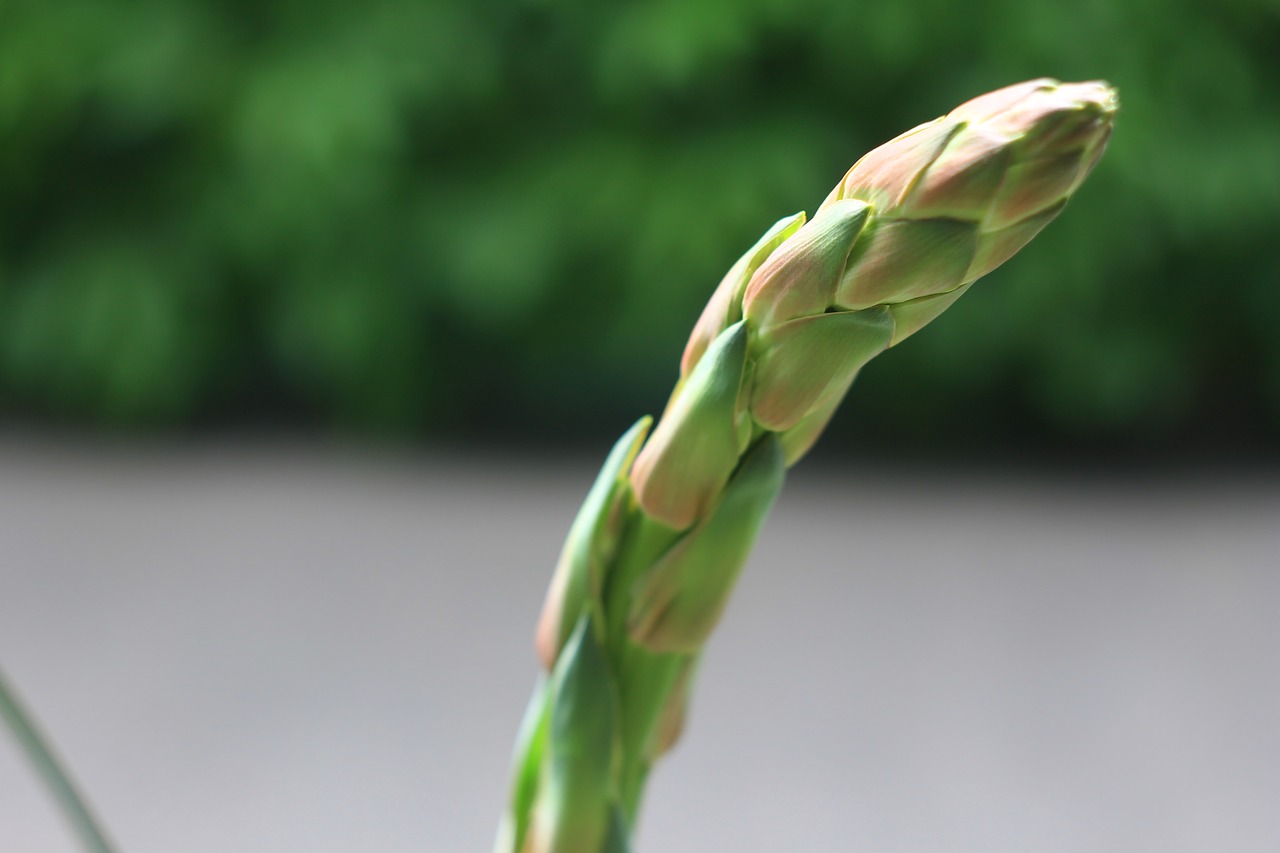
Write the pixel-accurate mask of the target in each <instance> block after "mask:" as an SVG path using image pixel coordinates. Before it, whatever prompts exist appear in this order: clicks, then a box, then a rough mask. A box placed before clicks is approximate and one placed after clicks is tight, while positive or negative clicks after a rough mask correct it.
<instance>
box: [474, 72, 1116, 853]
mask: <svg viewBox="0 0 1280 853" xmlns="http://www.w3.org/2000/svg"><path fill="white" fill-rule="evenodd" d="M1115 110H1116V97H1115V92H1114V90H1112V89H1111V88H1110V87H1109V86H1107V85H1106V84H1104V83H1101V82H1088V83H1069V84H1063V83H1059V82H1057V81H1054V80H1047V79H1042V80H1032V81H1029V82H1026V83H1022V84H1019V85H1015V86H1010V87H1008V88H1005V89H1000V90H998V91H995V92H991V93H988V94H986V95H983V96H981V97H978V98H975V99H974V100H972V101H969V102H967V103H965V104H962V105H961V106H959V107H957V108H956V109H954V110H952V111H951V112H950V113H948V114H947V115H945V116H943V117H941V118H939V119H936V120H935V121H932V122H929V123H927V124H923V125H920V126H919V127H917V128H915V129H914V130H910V131H908V132H907V133H904V134H902V135H901V136H899V137H897V138H895V139H893V140H891V141H890V142H887V143H885V144H884V145H882V146H880V147H879V148H877V149H875V150H874V151H872V152H870V153H869V154H867V155H866V156H864V157H863V158H862V159H861V160H859V161H858V162H857V163H856V164H854V166H853V167H852V168H851V169H850V170H849V171H848V173H847V174H845V176H844V178H843V179H842V180H841V181H840V183H839V184H837V185H836V187H835V188H834V189H833V190H832V191H831V194H830V195H829V196H828V197H827V199H826V200H825V201H824V202H823V203H822V204H821V206H820V207H819V208H818V210H817V213H816V214H815V215H814V217H813V218H812V219H811V220H807V221H806V218H805V214H804V213H797V214H795V215H794V216H790V217H787V218H784V219H782V220H780V221H779V222H778V223H776V224H775V225H774V226H773V227H772V228H770V229H769V230H768V231H767V232H766V233H765V234H764V236H763V237H761V238H760V240H759V241H758V242H757V243H756V244H755V245H754V246H753V247H752V248H751V249H750V250H748V252H747V253H746V254H745V255H743V256H742V258H741V259H740V260H739V261H738V262H737V263H736V264H735V265H734V266H733V267H732V268H731V269H730V270H729V272H728V274H727V275H726V276H725V278H724V279H723V280H722V281H721V282H720V285H719V287H718V288H717V289H716V290H715V292H714V293H713V295H712V296H711V299H710V301H709V302H708V304H707V306H706V308H705V310H704V311H703V313H702V315H701V317H700V318H699V320H698V322H697V324H696V326H695V327H694V330H693V334H692V336H691V337H690V339H689V343H688V345H687V347H686V348H685V352H684V357H683V359H682V360H681V365H680V376H679V380H678V382H677V384H676V387H675V390H674V392H673V393H672V395H671V399H670V401H669V402H668V404H667V408H666V411H665V413H664V414H663V416H662V418H661V419H660V420H659V421H658V423H657V425H656V427H652V421H651V419H650V418H648V417H646V418H642V419H641V420H640V421H639V422H637V423H636V424H635V425H634V426H633V427H632V428H631V429H630V430H629V431H628V432H627V433H626V434H625V435H624V436H623V437H622V438H621V439H620V440H619V442H618V443H617V445H616V446H615V447H614V449H613V451H612V452H611V453H610V454H609V457H608V459H607V460H606V462H605V465H604V468H603V469H602V470H601V472H600V474H599V476H598V478H597V480H596V483H595V485H594V486H593V487H592V489H591V491H590V492H589V493H588V495H587V499H586V502H585V503H584V504H583V506H582V509H581V511H580V512H579V514H578V516H577V519H576V520H575V521H574V523H573V525H572V528H571V529H570V532H569V537H568V540H567V541H566V543H565V546H564V550H563V552H562V554H561V556H560V560H559V563H558V565H557V566H556V570H555V574H554V577H553V579H552V582H551V587H550V590H549V591H548V594H547V600H546V603H545V605H544V607H543V611H542V616H541V619H540V621H539V624H538V630H537V639H536V646H537V650H538V653H539V656H540V657H541V659H542V663H543V664H544V666H545V667H546V672H545V674H544V675H543V676H542V677H541V678H540V680H539V682H538V685H537V687H536V688H535V690H534V695H533V699H532V701H531V702H530V705H529V710H528V713H527V715H526V719H525V723H524V725H523V726H522V729H521V733H520V736H519V739H518V742H517V745H516V756H515V774H514V776H515V778H514V782H513V786H512V792H511V802H510V806H509V808H508V810H507V812H506V814H505V815H504V817H503V820H502V823H501V826H500V829H499V834H498V841H497V846H496V848H495V849H496V853H621V851H626V850H629V849H630V839H631V829H632V827H633V826H634V825H635V822H636V818H637V814H638V811H639V806H640V797H641V793H642V791H643V788H644V783H645V779H646V777H647V775H648V772H649V770H650V768H651V767H652V765H653V763H654V762H655V761H656V760H657V759H658V758H659V757H660V756H661V755H662V754H663V753H664V752H666V751H667V750H668V749H670V748H671V746H672V745H673V744H674V743H675V741H676V739H677V738H678V737H679V734H680V730H681V728H682V725H683V721H684V716H685V708H686V706H687V704H688V698H689V690H690V686H691V683H692V679H693V673H694V670H695V668H696V666H697V662H698V656H699V653H700V651H701V649H702V648H703V645H704V644H705V643H706V640H707V638H708V636H709V635H710V634H711V631H712V629H713V628H714V627H715V625H716V622H717V620H718V619H719V617H720V614H721V612H722V611H723V609H724V607H725V604H726V602H727V600H728V597H729V593H730V591H731V590H732V588H733V585H734V581H735V580H736V578H737V576H738V573H739V572H740V571H741V569H742V566H743V564H744V562H745V561H746V558H747V555H748V553H749V552H750V550H751V547H752V544H753V542H754V540H755V537H756V534H757V532H758V531H759V529H760V526H761V524H762V523H763V522H764V519H765V517H766V516H767V515H768V513H769V509H770V507H771V506H772V504H773V501H774V499H775V497H776V496H777V494H778V491H779V490H780V489H781V487H782V481H783V475H784V472H785V470H786V468H787V467H789V466H791V465H793V464H795V463H796V462H797V461H798V460H799V459H800V458H801V457H802V456H804V454H805V453H806V452H807V451H808V450H809V449H810V448H811V447H812V446H813V444H814V442H815V441H816V440H817V438H818V436H819V435H820V434H821V433H822V430H823V428H824V427H825V426H826V424H827V422H828V421H829V420H830V418H831V416H832V415H833V414H834V412H835V410H836V407H837V406H838V405H839V404H840V401H841V399H843V397H844V395H845V393H846V392H847V391H848V389H849V386H850V385H851V384H852V383H853V380H854V378H855V377H856V376H857V374H858V371H859V370H860V369H861V368H862V366H863V365H864V364H866V363H867V362H868V361H869V360H871V359H872V358H873V357H875V356H876V355H877V354H879V353H881V352H883V351H884V350H886V349H888V348H889V347H891V346H894V345H896V344H898V343H900V342H901V341H903V340H905V339H906V338H908V337H909V336H911V335H913V334H915V333H916V332H917V331H919V330H920V329H921V328H923V327H924V326H925V325H926V324H928V323H929V322H931V321H932V320H933V319H934V318H935V317H937V316H938V315H939V314H941V313H942V312H943V311H944V310H946V309H947V308H948V307H949V306H950V305H951V304H952V303H953V302H955V301H956V300H957V299H958V298H960V296H961V295H963V294H964V293H965V291H967V290H968V289H969V287H970V285H972V283H973V282H974V281H976V280H977V279H978V278H981V277H982V276H983V275H985V274H987V273H988V272H990V271H991V270H993V269H995V268H996V267H997V266H999V265H1000V264H1002V263H1004V262H1005V261H1006V260H1008V259H1009V258H1010V257H1011V256H1012V255H1013V254H1014V253H1016V252H1017V251H1018V250H1019V249H1020V248H1022V247H1023V246H1024V245H1026V243H1027V242H1028V241H1030V240H1031V238H1032V237H1034V236H1035V235H1036V234H1037V233H1038V232H1039V231H1040V229H1041V228H1043V227H1044V226H1045V225H1046V224H1047V223H1048V222H1049V221H1050V220H1052V219H1053V218H1054V217H1055V216H1057V215H1058V213H1060V212H1061V210H1062V208H1063V206H1064V205H1065V204H1066V202H1067V200H1068V199H1069V198H1070V196H1071V195H1072V193H1073V192H1074V191H1075V190H1076V188H1077V187H1078V186H1079V185H1080V183H1081V182H1082V181H1083V180H1084V178H1085V176H1086V175H1088V173H1089V171H1090V170H1091V169H1092V168H1093V166H1094V165H1095V164H1096V163H1097V161H1098V158H1099V157H1100V156H1101V154H1102V152H1103V149H1104V147H1105V145H1106V142H1107V138H1108V137H1109V135H1110V132H1111V125H1112V118H1113V116H1114V113H1115ZM651 427H652V429H651Z"/></svg>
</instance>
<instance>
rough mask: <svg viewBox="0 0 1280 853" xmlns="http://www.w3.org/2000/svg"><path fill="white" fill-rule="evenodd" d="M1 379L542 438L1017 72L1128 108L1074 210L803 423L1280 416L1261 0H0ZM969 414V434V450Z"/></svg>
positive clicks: (1025, 442) (363, 430)
mask: <svg viewBox="0 0 1280 853" xmlns="http://www.w3.org/2000/svg"><path fill="white" fill-rule="evenodd" d="M0 16H2V17H0V139H3V156H2V157H0V170H2V171H0V405H3V411H4V412H5V413H6V419H10V420H18V421H22V422H27V423H34V424H37V425H42V424H48V423H59V424H74V425H78V426H85V427H89V428H100V427H105V428H110V429H127V430H143V431H147V432H158V431H170V430H174V429H178V430H189V429H192V428H202V427H206V426H208V427H222V426H225V425H246V424H247V425H260V424H272V425H280V424H283V425H287V426H291V427H303V428H315V427H321V428H330V427H336V428H338V429H340V430H342V431H343V432H346V433H350V434H355V435H358V436H368V435H379V436H393V437H399V438H401V439H406V438H407V439H409V440H411V441H413V440H419V439H447V440H450V441H457V442H472V441H476V442H491V441H500V442H509V443H514V444H519V445H527V446H537V445H540V444H545V443H560V444H568V445H572V444H574V443H575V442H577V441H579V440H581V439H583V438H586V437H591V436H599V435H601V434H611V433H613V432H617V431H618V428H619V424H623V423H629V422H630V419H631V418H632V417H633V416H634V414H635V413H636V412H637V411H641V410H649V409H653V408H656V407H658V406H659V405H660V403H661V401H662V399H663V396H664V394H665V391H666V390H667V388H668V387H669V386H670V383H671V381H672V378H673V376H674V371H675V367H674V364H675V354H676V353H678V352H679V348H680V346H681V344H682V342H683V338H684V336H685V335H686V333H687V330H688V328H689V327H690V326H691V325H692V322H693V320H694V319H695V318H696V316H697V313H698V310H699V308H700V307H701V305H702V303H703V301H704V300H705V298H706V296H707V295H708V294H709V292H710V290H711V289H712V288H713V287H714V285H715V283H716V282H717V281H718V280H719V277H720V275H721V274H722V273H723V271H724V270H725V269H726V268H727V267H728V265H729V264H730V263H732V261H733V260H734V259H735V258H736V257H737V256H738V254H740V253H741V252H742V251H743V250H744V249H745V248H746V247H747V246H749V245H750V244H751V243H752V242H753V241H754V239H755V237H756V236H757V235H758V234H759V233H761V232H762V231H763V230H764V229H765V228H766V227H767V226H768V225H769V224H771V223H772V222H773V221H774V220H775V219H777V218H778V217H779V216H780V215H782V214H784V213H790V212H792V211H795V210H800V209H810V210H812V208H814V207H816V205H817V203H818V202H819V201H820V200H821V199H822V198H823V197H824V196H825V194H826V192H827V190H828V189H829V187H830V186H831V185H832V184H834V183H835V181H836V180H838V178H839V177H840V176H841V174H843V172H844V170H845V169H846V168H847V167H848V165H849V164H850V163H851V162H852V161H853V160H854V159H856V157H857V156H858V155H860V154H861V153H862V152H864V151H865V150H867V149H869V148H871V147H873V146H874V145H877V144H879V143H880V142H882V141H884V140H886V139H888V138H889V137H891V136H894V135H896V134H897V133H899V132H900V131H902V130H905V129H907V128H909V127H911V126H913V125H915V124H917V123H919V122H921V121H924V120H927V119H929V118H932V117H933V116H935V115H938V114H940V113H942V112H945V111H946V110H947V109H949V108H950V107H952V106H954V105H955V104H957V103H959V102H961V101H963V100H966V99H967V98H969V97H972V96H973V95H975V94H977V93H980V92H983V91H987V90H989V89H993V88H998V87H1000V86H1003V85H1007V84H1009V83H1012V82H1016V81H1020V80H1023V79H1028V78H1031V77H1036V76H1046V75H1047V76H1056V77H1058V78H1061V79H1092V78H1098V77H1101V78H1106V79H1108V80H1110V81H1112V82H1113V83H1115V84H1116V85H1117V86H1118V87H1119V88H1120V91H1121V96H1122V103H1123V112H1122V114H1121V118H1120V124H1119V130H1118V132H1117V133H1116V135H1115V139H1114V141H1113V144H1112V147H1111V150H1110V152H1109V153H1108V155H1107V157H1106V158H1105V159H1104V160H1103V162H1102V164H1101V166H1100V167H1099V169H1098V171H1097V172H1096V174H1095V175H1094V176H1093V177H1092V178H1091V179H1090V182H1089V184H1088V185H1087V186H1086V187H1085V189H1084V190H1083V192H1082V193H1081V194H1080V196H1079V198H1078V199H1076V200H1075V201H1074V202H1073V203H1072V205H1071V210H1070V214H1069V215H1066V216H1063V217H1062V218H1061V220H1060V221H1059V222H1057V223H1055V225H1054V227H1053V228H1052V229H1050V230H1048V231H1047V232H1046V233H1045V234H1044V235H1043V236H1041V237H1040V238H1038V239H1037V241H1036V242H1035V244H1034V246H1033V247H1031V248H1030V249H1028V250H1027V251H1026V252H1024V253H1023V254H1022V256H1020V257H1019V258H1018V260H1017V262H1016V263H1013V264H1010V265H1009V266H1008V268H1007V269H1002V270H1000V271H999V272H997V273H996V274H995V275H993V276H992V277H991V279H990V280H989V281H987V282H986V283H985V284H984V286H983V287H981V288H978V289H976V290H975V291H974V292H973V293H972V294H971V295H970V296H969V297H967V298H966V299H965V300H963V301H962V302H961V303H960V304H959V305H958V306H957V307H956V308H955V309H953V310H952V311H951V312H949V315H948V319H947V322H946V323H945V324H939V325H938V326H937V328H936V329H931V330H930V332H929V334H928V335H925V336H923V337H921V338H920V339H919V340H918V341H913V343H912V346H910V347H904V348H902V350H901V351H895V352H894V353H892V354H889V355H887V356H886V357H884V358H883V359H881V362H882V363H878V364H877V365H876V366H875V368H874V369H872V370H868V371H867V372H866V374H865V376H864V377H863V378H862V379H860V380H859V388H858V393H857V403H856V406H857V409H858V411H859V412H861V413H863V414H862V416H860V417H846V418H843V419H841V420H840V421H839V422H838V424H837V425H836V428H835V429H833V430H832V433H831V436H830V437H829V439H828V441H827V444H828V445H830V446H832V447H835V448H846V449H856V448H857V447H858V446H859V445H860V444H868V443H870V442H874V443H875V445H877V446H885V444H886V442H892V443H894V444H896V445H898V448H899V449H910V450H915V451H920V450H921V449H926V448H927V449H938V450H940V451H942V452H963V451H964V450H972V449H978V448H983V447H985V448H986V449H988V450H989V449H992V448H996V447H1007V446H1009V445H1011V444H1013V445H1021V446H1026V447H1031V448H1036V449H1042V450H1043V449H1046V448H1057V449H1058V450H1062V449H1067V448H1076V449H1089V450H1091V451H1092V450H1098V449H1101V448H1123V449H1124V450H1125V451H1128V452H1136V451H1147V452H1150V451H1152V450H1162V451H1164V452H1165V455H1166V456H1181V455H1183V454H1185V453H1188V452H1191V451H1202V452H1210V453H1213V452H1216V451H1219V450H1221V449H1222V448H1223V447H1224V446H1230V447H1232V448H1233V449H1235V450H1239V449H1240V448H1241V445H1242V444H1243V445H1248V447H1249V449H1250V450H1251V451H1262V450H1264V449H1269V448H1270V447H1273V446H1274V445H1275V443H1276V438H1277V436H1278V435H1280V336H1277V335H1276V334H1275V333H1274V330H1275V328H1276V321H1277V318H1278V317H1280V286H1277V282H1278V281H1280V246H1278V245H1277V240H1276V229H1277V224H1278V223H1280V155H1278V154H1277V152H1280V59H1278V57H1280V50H1278V49H1277V44H1280V13H1278V12H1277V6H1276V4H1275V3H1274V2H1272V0H1225V2H1222V3H1214V4H1206V3H1200V2H1195V0H1125V2H1120V3H1117V2H1114V0H1084V2H1080V3H1072V4H1036V3H1021V2H1015V0H984V2H979V3H969V4H956V3H949V2H936V0H921V2H912V3H863V2H847V0H839V1H838V2H815V3H806V4H804V6H803V8H798V7H797V6H796V4H794V3H791V2H789V1H788V0H698V1H697V2H676V0H669V1H668V2H642V3H631V4H594V3H581V2H578V3H575V2H552V0H542V2H534V0H527V2H526V1H521V0H467V2H463V1H462V0H454V1H453V2H449V1H448V0H382V2H378V3H373V4H359V3H350V2H319V3H298V2H292V0H268V2H256V3H238V2H219V3H214V2H190V3H181V4H175V3H166V2H138V1H137V0H133V2H127V3H114V4H110V5H108V4H102V3H98V2H94V0H67V2H60V3H57V4H49V3H38V2H24V0H13V2H9V3H6V4H5V8H4V10H3V11H0ZM957 445H960V447H959V449H956V448H957Z"/></svg>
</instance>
